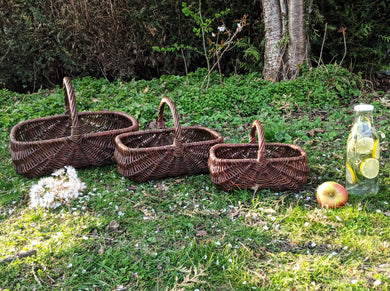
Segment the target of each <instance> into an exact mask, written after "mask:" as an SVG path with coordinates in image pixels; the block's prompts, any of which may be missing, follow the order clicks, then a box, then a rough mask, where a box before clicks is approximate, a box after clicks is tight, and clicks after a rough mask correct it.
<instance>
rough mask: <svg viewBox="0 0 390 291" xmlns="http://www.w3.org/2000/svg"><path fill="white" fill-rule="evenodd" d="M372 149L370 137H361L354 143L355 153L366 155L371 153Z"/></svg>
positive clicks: (372, 142) (372, 141)
mask: <svg viewBox="0 0 390 291" xmlns="http://www.w3.org/2000/svg"><path fill="white" fill-rule="evenodd" d="M373 148H374V139H373V138H372V137H366V136H365V137H362V138H359V139H358V140H357V141H356V152H357V153H358V154H362V155H366V154H370V153H372V149H373Z"/></svg>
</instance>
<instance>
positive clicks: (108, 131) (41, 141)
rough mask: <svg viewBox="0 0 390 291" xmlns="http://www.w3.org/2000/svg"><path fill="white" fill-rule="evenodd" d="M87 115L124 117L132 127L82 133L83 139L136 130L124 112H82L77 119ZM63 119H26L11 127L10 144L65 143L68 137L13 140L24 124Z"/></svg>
mask: <svg viewBox="0 0 390 291" xmlns="http://www.w3.org/2000/svg"><path fill="white" fill-rule="evenodd" d="M87 115H120V116H122V117H125V118H127V119H129V120H130V121H131V122H132V126H130V127H124V128H119V129H113V130H106V131H101V132H92V133H82V134H80V136H83V137H95V136H101V135H104V134H108V133H115V135H118V134H121V133H124V132H125V131H127V130H128V129H129V128H133V127H135V128H138V123H137V120H136V119H135V118H134V117H133V116H131V115H129V114H127V113H125V112H121V111H109V110H101V111H84V112H80V113H78V116H79V117H80V116H87ZM63 117H67V118H69V115H67V114H57V115H52V116H44V117H39V118H34V119H28V120H24V121H21V122H19V123H18V124H16V125H15V126H14V127H12V129H11V132H10V142H12V143H14V144H20V145H21V144H31V145H36V144H46V143H52V142H58V141H65V140H67V139H68V138H70V136H65V137H59V138H52V139H45V140H35V141H20V140H17V139H16V138H15V134H16V132H17V130H18V129H19V128H21V127H23V126H24V125H26V124H31V123H35V122H39V121H45V120H52V119H56V118H63Z"/></svg>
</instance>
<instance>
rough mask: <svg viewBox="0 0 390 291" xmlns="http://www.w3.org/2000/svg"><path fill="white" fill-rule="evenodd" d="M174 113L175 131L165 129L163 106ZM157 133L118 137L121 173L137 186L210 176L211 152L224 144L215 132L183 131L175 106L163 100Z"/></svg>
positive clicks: (193, 127)
mask: <svg viewBox="0 0 390 291" xmlns="http://www.w3.org/2000/svg"><path fill="white" fill-rule="evenodd" d="M165 104H167V105H168V106H169V108H170V110H171V112H172V117H173V123H174V128H165V124H164V120H163V112H164V106H165ZM157 125H158V129H156V130H147V131H139V132H130V133H125V134H121V135H119V136H117V137H116V139H115V142H116V149H115V160H116V162H117V167H118V172H119V173H120V174H121V175H123V176H125V177H127V178H129V179H131V180H133V181H136V182H143V181H147V180H153V179H160V178H165V177H175V176H180V175H192V174H200V173H207V172H208V167H207V160H208V157H209V150H210V148H211V147H212V146H213V145H215V144H217V143H221V142H223V138H222V136H221V135H220V134H219V133H217V132H216V131H214V130H211V129H208V128H204V127H200V126H189V127H181V126H180V121H179V116H178V113H177V110H176V108H175V105H174V103H173V102H172V100H170V99H169V98H167V97H164V98H162V100H161V102H160V106H159V109H158V122H157Z"/></svg>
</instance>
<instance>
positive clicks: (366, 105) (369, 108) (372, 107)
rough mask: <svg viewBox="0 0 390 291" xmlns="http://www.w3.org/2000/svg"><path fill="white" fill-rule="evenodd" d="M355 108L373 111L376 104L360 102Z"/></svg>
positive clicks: (356, 109)
mask: <svg viewBox="0 0 390 291" xmlns="http://www.w3.org/2000/svg"><path fill="white" fill-rule="evenodd" d="M353 110H355V111H373V110H374V106H373V105H371V104H359V105H355V106H354V107H353Z"/></svg>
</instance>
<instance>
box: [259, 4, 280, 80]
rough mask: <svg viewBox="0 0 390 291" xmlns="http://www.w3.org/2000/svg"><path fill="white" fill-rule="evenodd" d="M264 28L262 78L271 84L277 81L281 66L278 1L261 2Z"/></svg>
mask: <svg viewBox="0 0 390 291" xmlns="http://www.w3.org/2000/svg"><path fill="white" fill-rule="evenodd" d="M262 3H263V13H264V26H265V55H264V67H263V75H264V78H265V79H266V80H268V81H271V82H276V81H278V79H279V72H280V68H281V66H282V63H281V58H282V50H281V47H280V46H279V41H280V39H281V38H282V33H283V31H282V25H283V23H282V21H281V19H282V17H281V10H280V5H279V0H262Z"/></svg>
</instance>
